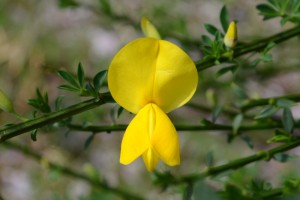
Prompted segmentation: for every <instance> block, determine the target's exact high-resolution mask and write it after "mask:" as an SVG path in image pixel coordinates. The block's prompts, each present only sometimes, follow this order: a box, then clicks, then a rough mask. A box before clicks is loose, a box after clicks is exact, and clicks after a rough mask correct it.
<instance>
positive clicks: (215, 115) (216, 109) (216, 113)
mask: <svg viewBox="0 0 300 200" xmlns="http://www.w3.org/2000/svg"><path fill="white" fill-rule="evenodd" d="M221 112H222V106H219V105H217V106H216V107H214V109H213V111H212V122H213V123H215V122H216V120H217V119H218V117H219V115H220V114H221Z"/></svg>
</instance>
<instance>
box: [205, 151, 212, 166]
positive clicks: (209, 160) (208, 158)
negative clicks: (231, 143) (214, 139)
mask: <svg viewBox="0 0 300 200" xmlns="http://www.w3.org/2000/svg"><path fill="white" fill-rule="evenodd" d="M205 164H206V166H208V167H211V166H213V165H214V154H213V151H208V152H207V153H206V156H205Z"/></svg>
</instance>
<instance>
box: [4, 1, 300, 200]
mask: <svg viewBox="0 0 300 200" xmlns="http://www.w3.org/2000/svg"><path fill="white" fill-rule="evenodd" d="M62 2H64V1H55V0H14V1H10V0H1V1H0V88H1V89H2V90H3V91H5V92H6V93H7V94H8V95H9V97H10V98H11V99H12V100H13V102H14V105H15V109H16V111H17V112H18V113H20V114H21V115H22V116H25V117H28V118H30V117H32V113H33V108H32V107H31V106H29V105H28V104H27V103H26V102H27V100H28V99H30V98H33V97H35V91H36V88H39V89H40V90H41V91H43V92H48V95H49V101H50V104H51V105H54V100H55V98H56V97H57V96H58V95H63V96H64V100H63V106H64V107H67V106H69V105H72V104H75V103H78V102H80V101H82V100H85V98H83V97H78V96H77V95H76V94H73V93H70V92H65V91H62V90H59V89H58V88H57V87H58V86H59V85H60V84H62V83H63V80H62V79H61V78H60V77H59V76H58V75H57V73H56V72H57V70H61V69H63V70H67V71H70V72H74V73H76V69H77V65H78V63H79V62H81V63H82V65H83V68H84V70H85V72H86V76H87V77H88V78H89V77H93V76H94V75H95V74H96V73H97V72H99V71H101V70H104V69H107V68H108V66H109V63H110V60H111V59H112V57H113V56H114V54H115V53H116V52H117V51H118V49H119V48H120V47H122V46H123V45H124V44H126V43H128V42H129V41H131V40H133V39H135V38H138V37H142V33H141V31H140V28H139V26H138V24H139V20H140V19H141V17H142V16H147V17H148V18H149V19H151V21H152V22H153V24H155V25H156V27H157V29H158V30H159V31H160V32H161V34H162V35H163V37H164V38H165V39H167V40H170V41H173V42H175V43H177V44H178V45H180V46H182V48H184V49H185V50H186V51H187V52H188V53H189V54H190V55H191V56H192V58H193V59H194V60H198V59H200V58H201V57H202V53H201V51H200V50H199V46H197V44H196V43H189V42H187V43H183V42H181V40H180V39H178V38H186V39H187V40H188V41H198V42H199V40H200V38H201V35H203V34H207V32H206V31H205V29H204V23H210V24H214V25H215V26H216V27H218V28H220V29H221V25H220V22H219V12H220V10H221V8H222V6H223V5H224V4H226V6H227V9H228V11H229V14H230V19H231V20H237V21H238V31H239V40H240V41H242V42H245V43H247V42H250V41H253V40H255V39H259V38H263V37H266V36H269V35H273V34H275V33H277V32H280V31H282V30H285V29H288V28H289V27H292V25H291V24H289V23H287V24H286V25H285V26H284V27H281V26H280V24H279V19H278V20H277V19H273V20H270V21H263V20H262V17H261V16H259V14H258V10H257V9H256V8H255V6H256V5H257V4H259V3H261V2H264V1H262V0H254V1H248V0H243V1H238V0H228V1H225V0H224V1H221V0H201V1H194V0H164V1H159V0H154V1H153V0H141V1H138V0H111V1H109V3H110V4H111V8H112V11H113V13H114V14H115V15H116V16H121V17H119V18H112V17H110V16H108V15H106V14H105V13H103V12H101V8H100V3H99V2H100V1H96V0H79V1H78V2H79V4H80V5H79V6H74V7H62V6H61V3H62ZM296 41H297V40H296V39H292V40H289V41H287V42H285V43H283V44H280V46H278V47H276V48H274V49H273V50H272V51H271V53H272V54H273V61H272V62H269V63H266V64H260V65H259V67H258V68H256V69H249V68H247V69H242V70H241V71H240V74H241V75H240V77H239V78H238V79H237V80H235V81H237V82H238V83H239V86H240V87H241V88H242V89H243V90H245V91H246V93H247V94H248V95H249V96H250V97H253V98H255V97H271V96H279V95H284V94H289V93H296V92H297V91H299V90H300V85H299V82H300V76H299V71H298V72H297V70H298V68H299V67H300V65H299V63H300V59H299V56H297V55H299V48H296V47H297V42H296ZM274 68H275V70H274ZM215 72H216V70H215V69H209V70H205V71H202V72H200V73H199V77H200V83H199V88H198V91H197V94H196V95H195V97H194V98H193V99H192V102H193V103H195V104H201V105H207V106H209V105H210V104H209V103H210V102H209V101H208V100H207V98H206V94H207V91H210V92H214V93H215V94H217V98H218V100H219V102H221V104H222V105H225V106H227V105H228V106H232V102H234V101H235V98H236V96H235V95H234V94H233V92H232V88H231V83H232V82H233V79H235V78H236V77H235V78H234V77H232V76H230V75H226V76H223V77H221V78H218V79H216V78H215V76H214V74H215ZM103 91H105V89H104V90H103ZM116 108H117V106H116V105H113V104H111V105H105V106H102V107H99V108H95V109H93V110H91V111H87V112H85V113H82V114H79V115H76V116H74V118H73V120H74V122H77V123H79V124H83V123H88V124H94V125H111V124H113V123H114V122H113V120H112V118H111V114H110V113H111V110H112V109H116ZM293 114H294V117H295V118H296V119H297V118H299V117H300V112H299V111H298V109H297V107H296V108H294V109H293ZM132 117H133V116H132V115H131V114H129V113H127V112H124V113H123V114H122V115H121V117H120V118H118V119H117V121H116V123H128V122H129V121H130V119H132ZM170 117H171V119H172V120H173V121H174V123H176V124H199V123H200V121H201V120H202V119H206V118H207V119H210V117H211V114H210V113H207V112H204V111H201V110H195V109H193V108H191V107H189V106H185V107H183V108H180V109H178V110H176V111H174V112H172V113H171V114H170ZM221 120H222V119H221ZM18 122H20V121H19V120H18V119H16V118H15V117H14V116H11V115H10V114H7V113H4V112H2V113H1V114H0V123H1V124H2V125H3V126H4V125H5V124H7V123H18ZM221 122H224V123H227V124H231V123H232V122H231V121H230V120H228V119H224V121H221ZM122 134H123V133H122V132H112V133H110V134H107V133H99V134H96V136H95V138H94V140H93V142H92V143H91V145H90V146H89V147H88V148H87V149H84V143H85V141H86V139H87V138H88V137H89V136H90V135H91V133H87V132H79V131H69V130H68V129H66V128H53V127H51V128H49V127H48V128H44V129H41V130H39V132H38V136H37V141H36V142H34V141H32V140H31V139H30V135H29V134H24V135H22V136H18V137H16V138H14V139H13V140H12V141H14V142H17V143H20V144H22V145H26V146H28V147H29V148H31V149H33V151H35V152H38V153H41V154H42V155H43V156H45V159H46V160H47V159H48V160H51V161H55V162H58V163H60V164H62V165H66V166H69V167H70V168H72V169H76V170H78V171H83V172H84V171H86V169H87V168H88V167H89V166H93V167H94V168H95V169H96V170H97V171H98V172H99V174H100V177H101V179H105V180H106V181H107V182H108V183H109V184H110V185H112V186H116V187H121V188H125V189H128V190H129V191H132V192H135V193H137V194H140V195H143V196H145V197H147V199H166V200H167V199H170V200H171V199H172V200H173V199H181V197H182V188H180V187H174V188H170V189H167V190H165V191H163V190H161V189H160V188H157V187H155V186H153V182H152V181H153V175H151V174H149V173H148V172H147V171H146V169H145V167H144V165H143V162H142V159H138V160H137V161H135V162H134V163H133V164H131V165H129V166H122V165H120V164H119V151H120V143H121V139H122ZM247 135H249V136H251V138H252V139H253V140H252V142H253V146H254V148H253V149H251V148H249V147H248V145H247V144H246V143H245V142H244V141H242V140H240V139H236V140H234V141H233V142H232V143H230V144H229V143H228V142H227V133H226V132H216V131H213V132H212V131H211V132H204V131H201V132H200V131H197V132H188V131H181V132H179V137H180V143H181V157H182V164H181V165H180V166H178V167H174V168H168V167H166V166H165V165H163V164H162V163H160V164H159V166H158V170H159V171H164V170H170V171H171V172H172V173H174V174H177V175H183V174H189V173H194V172H200V171H201V170H203V169H204V168H205V156H206V155H207V153H208V152H213V153H214V158H215V161H216V162H215V164H222V163H226V162H227V161H228V160H233V159H235V158H239V157H243V156H246V155H250V154H252V153H254V152H256V151H257V150H261V149H264V148H266V147H267V146H266V145H265V141H266V140H267V139H268V138H269V137H271V136H272V132H268V131H260V132H248V133H247ZM293 153H294V154H295V155H296V156H297V155H299V153H300V152H298V151H296V150H294V151H293ZM297 164H299V163H298V161H297V160H296V159H295V160H293V161H291V162H289V163H280V162H276V161H270V162H259V163H254V164H251V165H249V166H247V167H246V168H245V169H241V170H236V171H235V172H232V173H231V174H230V177H228V176H223V177H222V176H220V177H217V178H216V179H215V180H213V181H212V182H211V184H212V185H213V187H216V188H218V187H220V185H219V184H218V182H222V181H225V180H227V179H231V181H233V182H234V181H235V180H238V181H239V182H243V181H245V182H247V181H249V180H250V179H252V178H256V177H257V178H262V179H266V180H267V181H269V182H270V183H272V184H273V185H274V186H276V185H278V184H280V183H281V181H282V178H284V177H287V176H296V175H298V173H299V172H298V171H299V170H296V167H295V166H297ZM0 194H1V195H2V196H3V198H4V199H5V200H6V199H7V200H32V199H45V200H48V199H55V200H60V199H61V200H62V199H85V200H87V199H89V200H90V199H118V198H119V197H118V196H112V195H110V194H107V193H106V192H105V191H102V192H101V191H98V190H95V189H94V188H92V187H91V186H90V185H89V184H88V183H86V182H85V181H82V180H78V179H75V178H70V177H67V176H64V175H63V174H61V173H59V172H57V171H53V170H50V169H49V168H47V165H46V164H43V162H39V161H36V160H33V159H32V158H30V157H27V156H26V155H24V154H22V152H19V151H16V150H13V149H9V148H6V147H4V146H1V145H0Z"/></svg>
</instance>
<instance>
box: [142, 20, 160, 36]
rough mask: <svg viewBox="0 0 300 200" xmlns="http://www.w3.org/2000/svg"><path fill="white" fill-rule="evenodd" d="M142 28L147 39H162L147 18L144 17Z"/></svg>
mask: <svg viewBox="0 0 300 200" xmlns="http://www.w3.org/2000/svg"><path fill="white" fill-rule="evenodd" d="M141 28H142V31H143V33H144V35H145V36H146V37H151V38H156V39H160V35H159V33H158V31H157V30H156V28H155V26H154V25H153V24H152V23H151V22H150V21H149V19H148V18H147V17H143V18H142V20H141Z"/></svg>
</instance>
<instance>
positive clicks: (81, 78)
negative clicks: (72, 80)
mask: <svg viewBox="0 0 300 200" xmlns="http://www.w3.org/2000/svg"><path fill="white" fill-rule="evenodd" d="M77 78H78V82H79V85H80V87H81V88H83V86H84V70H83V68H82V65H81V63H79V64H78V68H77Z"/></svg>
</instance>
